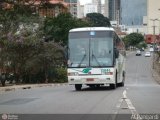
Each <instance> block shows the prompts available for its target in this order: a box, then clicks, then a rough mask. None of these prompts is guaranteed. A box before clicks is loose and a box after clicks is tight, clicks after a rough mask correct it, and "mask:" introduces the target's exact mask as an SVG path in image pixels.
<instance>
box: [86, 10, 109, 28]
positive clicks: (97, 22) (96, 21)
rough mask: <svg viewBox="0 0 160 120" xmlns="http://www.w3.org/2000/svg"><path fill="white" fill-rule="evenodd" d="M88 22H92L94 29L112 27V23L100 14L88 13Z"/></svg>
mask: <svg viewBox="0 0 160 120" xmlns="http://www.w3.org/2000/svg"><path fill="white" fill-rule="evenodd" d="M86 18H87V20H88V21H89V22H91V25H92V26H93V27H110V26H111V24H110V21H109V19H108V18H107V17H104V16H103V15H102V14H100V13H88V14H87V17H86Z"/></svg>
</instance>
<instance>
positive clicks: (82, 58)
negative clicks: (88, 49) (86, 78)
mask: <svg viewBox="0 0 160 120" xmlns="http://www.w3.org/2000/svg"><path fill="white" fill-rule="evenodd" d="M85 57H86V54H84V55H83V58H82V60H81V61H80V63H79V65H78V67H80V66H81V64H82V62H83V61H84V59H85Z"/></svg>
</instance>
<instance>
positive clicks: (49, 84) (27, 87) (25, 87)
mask: <svg viewBox="0 0 160 120" xmlns="http://www.w3.org/2000/svg"><path fill="white" fill-rule="evenodd" d="M66 85H68V83H55V84H53V83H48V84H27V85H12V86H6V87H0V93H3V92H6V91H15V90H18V89H31V88H36V87H55V86H66Z"/></svg>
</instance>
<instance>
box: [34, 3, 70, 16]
mask: <svg viewBox="0 0 160 120" xmlns="http://www.w3.org/2000/svg"><path fill="white" fill-rule="evenodd" d="M35 5H36V6H35V7H36V10H38V11H36V12H38V14H39V15H40V16H45V17H56V16H57V15H58V14H60V13H66V12H68V4H67V3H65V2H64V1H63V0H49V1H48V2H45V3H43V4H42V5H40V2H36V3H35ZM39 5H40V6H39Z"/></svg>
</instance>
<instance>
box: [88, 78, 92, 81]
mask: <svg viewBox="0 0 160 120" xmlns="http://www.w3.org/2000/svg"><path fill="white" fill-rule="evenodd" d="M86 80H87V81H94V79H93V78H87V79H86Z"/></svg>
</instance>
